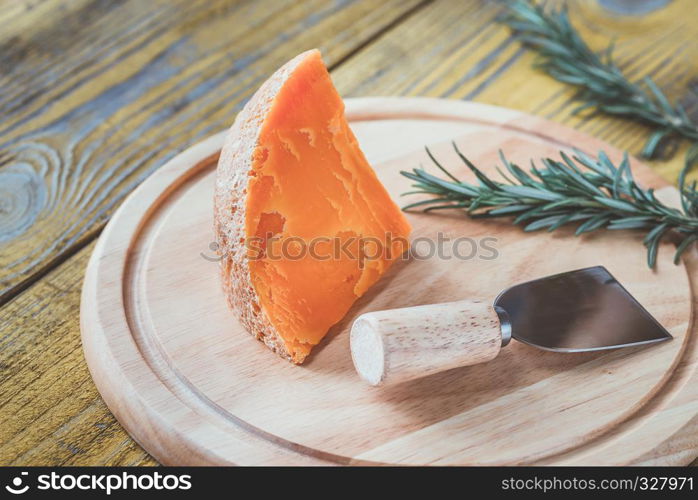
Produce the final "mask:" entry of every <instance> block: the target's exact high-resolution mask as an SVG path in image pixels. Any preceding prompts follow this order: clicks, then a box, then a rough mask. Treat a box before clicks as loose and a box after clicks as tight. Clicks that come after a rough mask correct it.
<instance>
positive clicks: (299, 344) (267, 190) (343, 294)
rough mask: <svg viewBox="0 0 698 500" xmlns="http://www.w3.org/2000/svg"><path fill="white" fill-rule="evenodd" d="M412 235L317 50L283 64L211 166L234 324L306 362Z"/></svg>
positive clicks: (242, 115)
mask: <svg viewBox="0 0 698 500" xmlns="http://www.w3.org/2000/svg"><path fill="white" fill-rule="evenodd" d="M409 231H410V228H409V224H408V223H407V221H406V219H405V217H404V216H403V214H402V213H401V212H400V210H399V208H398V207H397V206H396V205H395V204H394V202H393V201H392V200H391V199H390V196H389V195H388V193H387V191H386V190H385V188H384V187H383V186H382V185H381V183H380V181H379V180H378V178H377V177H376V175H375V172H374V171H373V169H371V167H370V165H369V164H368V162H367V161H366V159H365V157H364V155H363V153H362V152H361V150H360V149H359V146H358V143H357V141H356V138H355V137H354V134H353V133H352V131H351V129H350V128H349V125H348V123H347V121H346V119H345V117H344V105H343V102H342V100H341V98H340V96H339V94H338V93H337V91H336V90H335V88H334V86H333V85H332V82H331V79H330V76H329V74H328V72H327V69H326V68H325V66H324V64H323V63H322V59H321V57H320V53H319V52H318V51H316V50H313V51H308V52H305V53H303V54H301V55H299V56H297V57H296V58H294V59H292V60H291V61H289V62H288V63H287V64H285V65H284V66H283V67H282V68H281V69H279V70H278V71H277V72H276V73H275V74H274V75H273V76H272V77H271V78H270V79H269V80H267V81H266V82H265V83H264V84H263V85H262V87H261V88H260V89H259V90H258V91H257V93H256V94H255V95H254V96H253V97H252V99H251V100H250V102H248V103H247V105H246V106H245V108H244V109H243V110H242V111H241V112H240V113H239V114H238V116H237V118H236V120H235V123H234V124H233V126H232V127H231V130H230V132H229V134H228V136H227V138H226V141H225V144H224V147H223V150H222V151H221V157H220V159H219V163H218V169H217V175H216V193H215V232H216V237H217V240H218V244H219V248H221V250H222V251H223V253H224V255H223V258H222V260H221V273H222V278H223V287H224V291H225V294H226V297H227V299H228V302H229V304H230V306H231V307H232V308H233V309H234V310H235V311H236V312H237V313H238V316H239V318H240V320H241V322H242V324H243V325H244V326H245V328H246V329H247V330H249V331H250V332H251V333H252V334H253V335H255V336H256V337H257V338H258V339H260V340H262V341H264V342H265V343H266V345H267V346H269V347H270V348H271V349H272V350H274V351H276V352H277V353H279V354H280V355H281V356H282V357H284V358H286V359H289V360H291V361H293V362H295V363H301V362H303V360H304V359H305V358H306V356H307V355H308V354H309V353H310V350H311V348H312V347H313V346H314V345H316V344H317V343H319V342H320V340H321V339H322V338H323V337H324V336H325V334H326V333H327V331H328V329H329V328H330V327H331V326H332V325H333V324H335V323H336V322H338V321H339V320H340V319H341V318H342V317H343V316H344V315H345V314H346V312H347V311H348V310H349V308H350V307H351V305H352V304H353V302H354V301H355V300H356V299H357V298H358V297H360V296H361V295H362V294H363V293H364V292H365V291H366V290H367V289H368V288H369V287H370V286H371V285H372V284H373V283H374V282H375V281H377V280H378V279H379V278H380V276H381V275H382V274H383V273H385V271H386V270H387V269H388V268H389V267H390V265H391V263H392V262H393V261H394V260H395V259H396V258H397V257H398V256H399V255H400V254H401V253H402V251H404V250H405V249H406V238H407V236H408V234H409ZM370 245H373V247H372V248H371V249H370V250H371V254H370V255H369V254H368V249H367V247H368V246H370Z"/></svg>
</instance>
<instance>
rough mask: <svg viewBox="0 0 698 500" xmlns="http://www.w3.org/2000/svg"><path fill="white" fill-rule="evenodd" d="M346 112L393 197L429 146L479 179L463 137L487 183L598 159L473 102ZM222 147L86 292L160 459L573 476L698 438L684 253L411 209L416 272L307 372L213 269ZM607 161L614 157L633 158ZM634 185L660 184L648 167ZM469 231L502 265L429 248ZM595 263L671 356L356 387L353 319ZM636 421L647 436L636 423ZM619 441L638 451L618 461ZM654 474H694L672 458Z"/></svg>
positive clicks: (538, 363) (126, 224)
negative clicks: (533, 163)
mask: <svg viewBox="0 0 698 500" xmlns="http://www.w3.org/2000/svg"><path fill="white" fill-rule="evenodd" d="M346 104H347V118H348V120H349V122H350V123H351V125H352V128H353V130H354V131H355V133H356V135H357V138H358V140H359V142H360V143H361V145H362V149H363V151H364V152H365V154H366V157H367V158H368V160H369V162H371V163H372V165H374V167H375V169H376V173H377V175H378V176H379V178H380V179H381V181H382V182H383V184H384V185H385V186H386V188H387V189H388V191H389V192H390V194H391V196H393V197H397V196H398V195H399V194H400V193H401V192H403V191H404V190H405V189H409V184H410V183H409V181H408V180H407V179H405V178H404V177H402V176H401V175H400V174H399V168H400V166H401V165H415V164H419V163H420V162H424V161H425V160H427V156H426V153H425V152H424V151H423V150H422V148H421V144H420V143H419V141H421V140H425V141H427V144H429V146H430V149H431V150H432V152H434V154H436V155H437V156H438V157H439V159H440V161H442V162H443V163H444V164H445V166H446V168H448V169H449V170H451V171H453V172H455V174H456V175H459V176H467V175H468V169H467V167H466V166H465V165H463V163H462V162H460V161H459V159H458V157H457V155H456V154H455V152H454V151H453V149H452V147H451V146H450V141H449V139H455V140H456V141H457V142H458V143H459V145H460V147H461V149H462V148H463V147H465V146H467V147H468V148H469V150H470V153H471V156H472V157H473V158H475V162H476V163H477V164H479V165H483V168H484V169H485V170H486V171H487V172H488V173H489V174H493V173H494V172H495V170H494V167H493V165H494V163H495V160H496V158H497V151H498V147H499V146H500V145H502V144H504V145H505V146H506V148H507V151H509V152H510V155H511V157H512V158H513V159H514V160H513V161H516V162H520V161H522V160H523V159H526V158H529V157H531V155H534V154H536V153H540V154H546V155H548V154H551V152H555V150H556V149H558V148H565V149H567V150H569V148H570V145H571V144H576V145H581V147H582V148H583V149H585V150H590V149H591V148H594V147H599V146H602V144H601V143H600V141H598V140H596V139H593V138H591V137H587V136H584V135H582V134H579V133H577V132H574V131H572V130H569V129H566V128H564V127H562V126H560V125H556V124H553V123H550V122H545V121H543V120H541V119H539V118H536V117H531V116H526V115H523V114H520V113H517V112H514V111H511V110H505V109H502V108H495V107H489V106H484V105H476V104H473V103H459V102H456V101H447V100H434V99H396V98H393V99H389V98H378V99H358V100H347V101H346ZM223 135H224V134H223V133H221V134H217V135H215V136H213V137H211V138H210V139H208V140H206V141H204V142H202V143H200V144H198V145H197V146H195V147H193V148H191V149H189V150H187V151H186V152H184V153H183V154H182V155H180V156H178V157H176V158H175V159H173V160H172V162H169V163H168V164H167V165H165V166H164V167H163V168H162V169H161V170H159V171H158V172H157V173H156V174H155V175H153V176H152V177H151V178H150V179H148V181H147V182H145V183H144V184H143V185H142V186H141V187H140V188H139V189H138V190H137V191H136V192H134V193H133V195H132V196H131V197H130V198H129V199H128V200H127V202H126V203H125V204H124V205H123V206H122V207H121V209H120V210H119V211H118V212H117V214H116V215H115V216H114V219H113V220H112V221H111V222H110V224H109V225H108V226H107V228H106V230H105V232H104V233H103V235H102V236H101V237H100V240H99V242H98V245H97V247H96V249H95V252H94V254H93V256H92V258H91V260H90V264H89V265H88V271H87V275H86V278H85V285H84V288H83V295H82V304H81V311H80V313H81V329H82V332H83V334H82V338H83V345H84V348H85V356H86V359H87V361H88V364H89V367H90V371H91V373H92V375H93V377H94V380H95V382H96V384H97V386H98V387H99V389H100V392H101V394H102V396H103V397H104V398H105V401H106V402H107V404H108V405H109V407H110V408H111V409H112V411H113V412H114V413H115V414H116V415H117V417H118V418H119V419H120V421H121V422H122V423H123V424H124V425H125V427H126V428H127V429H129V431H130V432H131V433H132V435H133V436H134V437H135V438H136V439H137V440H138V441H139V442H141V443H143V444H144V446H146V448H147V449H148V450H149V451H150V452H151V453H152V454H153V455H154V456H155V457H157V458H158V459H159V460H161V461H162V462H163V463H165V464H173V465H181V464H249V465H255V464H267V465H271V464H276V465H280V464H296V465H302V464H311V463H339V464H361V463H373V464H375V463H381V464H384V463H391V464H409V465H424V464H438V465H456V464H459V465H473V464H480V465H497V464H532V463H537V462H540V461H544V460H546V461H549V462H550V463H559V462H558V460H557V458H556V457H557V456H558V455H565V456H566V458H565V460H566V462H567V463H575V464H593V463H596V462H603V463H612V464H632V463H639V462H638V458H639V457H642V456H644V455H648V454H652V455H656V451H655V450H656V449H657V448H658V447H660V446H662V445H664V444H665V443H667V442H672V441H673V439H677V440H680V442H682V443H683V442H684V438H685V437H686V435H687V434H688V435H689V438H690V436H693V438H694V437H695V435H694V434H695V431H696V426H695V425H694V422H695V423H698V418H696V416H697V415H698V386H696V385H695V384H694V383H693V382H694V381H695V380H696V377H698V372H697V370H696V367H697V366H698V357H697V356H695V353H693V351H692V350H691V349H689V346H691V345H693V344H694V341H695V337H696V332H695V331H694V330H693V328H692V325H693V321H692V314H691V313H692V308H691V304H692V302H693V299H692V295H691V289H690V284H689V280H688V276H687V269H686V268H684V267H682V266H675V265H673V263H672V254H673V248H672V245H671V244H670V243H664V244H663V245H662V248H661V249H660V251H659V261H658V266H657V268H656V269H655V270H650V269H649V268H647V267H646V266H645V265H644V264H645V249H644V248H643V246H642V245H641V244H640V243H641V240H642V235H641V234H638V233H636V232H631V231H626V232H617V233H605V234H601V235H599V234H596V235H591V236H590V237H583V238H574V237H572V231H571V230H569V231H563V233H560V234H550V233H545V232H542V233H538V234H536V235H535V236H530V235H527V234H526V233H525V232H523V231H521V229H520V228H517V227H513V226H512V225H510V224H508V223H505V222H500V223H493V222H491V221H482V220H478V219H467V218H464V217H463V216H462V214H460V213H457V212H456V213H450V214H448V213H444V214H443V216H434V215H429V214H421V213H409V214H408V218H409V219H410V223H411V225H412V227H413V234H412V238H413V247H412V248H413V250H412V254H411V258H409V259H405V260H401V261H400V262H398V263H396V264H395V265H394V266H393V267H392V268H391V270H390V271H389V272H388V273H387V274H386V276H385V277H384V279H383V280H381V282H380V283H378V284H377V286H375V287H373V288H372V289H370V290H369V291H368V292H367V293H366V294H365V295H364V296H362V297H361V299H360V300H358V301H357V302H356V304H355V305H354V306H353V307H352V309H351V310H350V311H349V313H348V314H347V315H346V317H345V318H343V319H342V321H340V322H339V323H338V324H337V325H335V327H334V328H333V329H332V331H331V332H330V333H329V335H328V336H327V337H326V341H323V343H322V344H321V345H320V346H318V348H316V350H315V351H314V354H313V355H311V356H310V358H309V360H307V361H306V363H305V364H304V365H303V366H300V367H299V366H293V365H290V364H289V363H287V362H285V361H284V360H282V359H280V358H279V357H278V356H276V355H274V354H273V353H271V352H269V350H268V349H266V348H265V347H264V346H263V345H261V344H260V343H259V342H254V341H251V339H250V338H249V334H248V333H247V332H246V331H245V329H244V327H242V326H241V325H240V323H239V322H238V321H237V320H236V319H235V316H234V315H233V314H232V312H231V311H230V310H229V309H228V307H227V305H226V303H225V299H224V297H223V295H222V294H221V291H220V282H219V278H218V273H217V270H216V269H215V264H214V263H213V262H211V261H210V260H209V259H206V258H203V257H202V254H201V250H202V248H205V245H206V242H207V241H210V239H211V226H212V224H211V221H212V213H213V208H212V204H213V202H212V199H211V193H212V186H213V168H212V167H213V165H214V164H215V162H216V157H215V152H216V150H217V148H220V146H221V144H222V138H223ZM435 140H436V141H437V143H436V144H434V142H433V141H435ZM604 149H606V150H607V151H608V152H609V154H610V155H611V157H612V158H613V159H615V160H616V161H618V160H620V158H621V156H622V155H621V153H620V152H619V151H617V150H615V149H613V148H611V147H610V146H605V147H604ZM408 151H412V153H407V154H406V152H408ZM634 172H635V176H636V178H638V179H639V180H641V181H642V182H644V183H646V184H649V185H653V186H655V187H661V186H662V185H663V184H662V182H661V181H660V180H658V178H657V177H656V176H654V175H653V174H652V172H651V171H650V170H648V169H647V168H646V167H643V166H642V165H640V164H639V163H638V162H635V164H634ZM469 177H470V178H471V179H470V180H473V179H472V177H473V174H472V172H471V173H470V174H469ZM455 235H458V236H460V237H461V239H462V237H463V236H468V237H469V238H471V239H472V240H474V241H482V240H483V239H484V238H485V237H490V238H493V241H495V242H496V249H497V253H498V255H497V257H496V258H489V259H487V258H484V256H481V255H479V254H477V255H475V256H473V257H471V258H463V257H462V254H460V253H457V252H456V249H455V247H453V246H449V245H448V244H445V245H444V244H442V247H441V248H440V249H439V250H440V251H439V252H433V251H431V252H429V251H428V250H427V249H426V248H425V246H426V247H427V248H432V247H433V246H432V245H428V244H427V245H424V243H427V242H429V241H431V242H436V241H439V236H441V240H442V241H446V242H450V241H452V242H455V241H460V240H457V239H456V236H455ZM444 237H445V240H444ZM427 252H429V253H427ZM459 255H461V257H458V256H459ZM592 265H603V266H604V267H606V268H607V269H608V270H609V271H610V272H611V273H612V274H613V275H614V276H615V277H617V278H618V279H619V281H621V282H622V283H623V284H624V286H625V287H627V289H628V290H629V291H630V293H631V294H632V295H633V296H634V297H635V298H637V299H638V301H640V302H641V303H642V304H643V305H644V306H645V307H646V308H647V310H648V311H649V312H650V313H651V314H652V315H653V316H654V317H656V318H657V320H658V321H659V322H661V323H662V324H663V325H664V326H665V327H666V328H667V330H668V331H669V332H671V334H672V335H673V341H671V342H664V343H661V344H655V345H654V346H652V347H648V348H644V349H643V348H636V349H619V350H615V351H598V352H593V353H589V352H587V353H575V354H567V355H561V354H559V353H554V352H545V351H541V350H539V349H535V348H532V347H530V346H528V345H525V344H523V343H518V342H515V343H512V345H511V347H508V348H507V349H506V350H505V351H503V352H502V353H501V355H500V356H498V357H496V358H495V359H493V360H491V361H489V362H488V363H483V364H477V365H474V366H468V367H464V368H460V369H456V370H450V371H447V372H442V373H438V374H435V375H432V376H430V377H426V378H423V379H420V380H417V381H411V382H408V383H403V384H397V385H394V386H389V387H385V388H383V390H380V389H377V388H373V387H369V386H368V385H367V384H365V383H363V382H362V381H361V380H360V379H359V378H358V377H357V376H356V373H355V372H354V369H353V367H352V363H351V359H350V355H349V345H348V343H349V338H348V337H349V329H350V326H351V323H352V322H353V320H354V318H356V317H357V316H358V315H361V314H364V313H367V312H370V311H382V310H388V309H394V308H396V307H410V306H415V305H421V304H425V303H430V302H443V301H445V300H448V299H449V298H452V297H454V296H466V297H477V296H488V297H494V296H496V295H497V293H498V292H500V291H501V290H502V289H503V288H505V287H506V286H507V285H510V284H512V283H515V282H520V281H528V280H531V279H535V278H540V277H543V276H547V275H550V274H556V273H559V272H563V271H568V270H571V269H579V268H584V267H589V266H592ZM416 283H418V284H419V286H415V284H416ZM494 322H495V323H497V320H496V318H495V319H494ZM493 330H496V328H493ZM496 333H497V335H498V334H499V332H498V331H497V332H496ZM497 340H499V339H497ZM424 350H426V348H425V349H424ZM490 354H491V350H490ZM425 356H426V357H427V358H428V359H432V356H430V354H429V353H428V352H426V353H425ZM490 357H491V356H490ZM425 361H426V360H425ZM261 366H263V367H264V368H263V369H260V367H261ZM679 368H681V370H679ZM677 372H678V373H679V375H677ZM681 374H683V375H681ZM670 393H671V394H672V396H669V397H667V398H666V399H665V400H664V401H663V402H662V404H661V405H660V406H659V407H658V408H655V409H654V410H653V411H646V410H645V409H646V407H647V406H648V405H650V404H652V403H653V402H654V401H655V399H656V398H660V397H664V394H670ZM643 412H644V413H643ZM639 413H643V417H642V418H641V419H639V420H640V421H641V423H642V425H638V426H630V427H628V426H627V425H626V422H627V421H629V420H631V419H635V418H636V415H637V414H639ZM658 414H662V416H661V417H658ZM668 415H671V417H668ZM493 424H495V425H493ZM521 429H525V432H522V431H521ZM612 433H615V434H617V435H618V437H617V439H622V440H625V441H627V442H629V443H628V444H626V445H624V446H623V447H622V449H621V450H622V451H621V452H616V453H615V454H614V455H613V458H609V455H608V454H607V452H606V451H605V449H606V448H607V447H608V446H610V443H611V441H609V439H608V438H607V437H606V436H607V435H609V434H612ZM691 433H692V434H691ZM613 439H616V437H615V436H614V437H613ZM690 443H693V444H690ZM691 447H693V449H694V455H695V454H698V442H696V441H695V439H693V441H691V440H690V439H689V441H688V446H687V448H688V449H687V455H686V457H689V456H690V449H691ZM686 457H684V460H685V459H686ZM690 458H693V457H690ZM655 460H657V461H660V462H663V463H665V464H679V463H685V461H681V460H679V461H677V458H676V456H675V455H674V454H671V455H669V456H666V457H655Z"/></svg>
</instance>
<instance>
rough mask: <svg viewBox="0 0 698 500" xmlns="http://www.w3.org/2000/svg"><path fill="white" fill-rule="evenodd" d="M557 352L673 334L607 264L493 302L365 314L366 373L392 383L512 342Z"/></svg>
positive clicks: (357, 346) (361, 351)
mask: <svg viewBox="0 0 698 500" xmlns="http://www.w3.org/2000/svg"><path fill="white" fill-rule="evenodd" d="M512 338H513V339H516V340H517V341H519V342H524V343H526V344H529V345H532V346H534V347H537V348H540V349H545V350H548V351H556V352H563V353H564V352H567V353H569V352H584V351H598V350H603V349H616V348H620V347H628V346H636V345H642V344H651V343H655V342H662V341H664V340H669V339H671V338H672V337H671V335H670V334H669V332H668V331H667V330H666V329H665V328H664V327H663V326H662V325H661V324H659V322H658V321H657V320H656V319H654V318H653V317H652V315H651V314H650V313H649V312H647V310H646V309H645V308H644V307H642V305H641V304H640V303H639V302H638V301H637V300H635V298H634V297H633V296H632V295H630V293H628V291H627V290H626V289H625V288H624V287H623V285H621V284H620V283H619V282H618V280H617V279H615V278H614V277H613V276H612V275H611V273H610V272H608V270H607V269H606V268H604V267H603V266H595V267H588V268H585V269H578V270H575V271H570V272H565V273H561V274H556V275H553V276H548V277H545V278H541V279H536V280H533V281H529V282H526V283H521V284H518V285H515V286H512V287H511V288H507V289H506V290H504V291H502V292H501V293H500V294H499V295H498V296H497V298H495V300H494V301H493V302H491V303H490V302H488V301H481V300H461V301H457V302H449V303H444V304H430V305H423V306H416V307H407V308H403V309H393V310H388V311H375V312H369V313H365V314H363V315H361V316H359V317H358V318H357V319H356V321H355V322H354V324H353V325H352V329H351V354H352V359H353V361H354V366H355V367H356V370H357V372H358V373H359V375H360V376H361V377H362V378H363V379H364V380H365V381H366V382H368V383H369V384H371V385H387V384H392V383H399V382H405V381H407V380H411V379H415V378H419V377H423V376H426V375H431V374H433V373H437V372H440V371H443V370H448V369H451V368H456V367H460V366H468V365H474V364H477V363H484V362H486V361H490V360H492V359H494V358H495V357H496V356H497V355H498V354H499V351H500V350H501V348H502V347H505V346H506V345H507V344H509V342H510V340H511V339H512Z"/></svg>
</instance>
